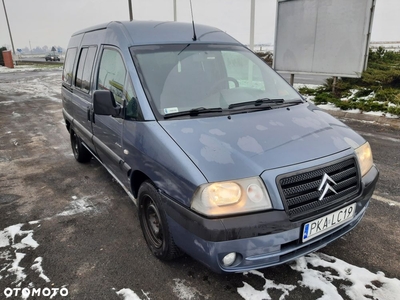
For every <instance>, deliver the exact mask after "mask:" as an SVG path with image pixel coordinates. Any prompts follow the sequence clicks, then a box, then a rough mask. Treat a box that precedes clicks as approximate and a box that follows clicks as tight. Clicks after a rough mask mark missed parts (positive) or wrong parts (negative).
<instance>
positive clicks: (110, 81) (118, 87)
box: [97, 48, 126, 105]
mask: <svg viewBox="0 0 400 300" xmlns="http://www.w3.org/2000/svg"><path fill="white" fill-rule="evenodd" d="M125 76H126V69H125V64H124V61H123V60H122V57H121V55H120V54H119V52H118V51H116V50H114V49H108V48H106V49H104V51H103V55H102V57H101V62H100V70H99V77H98V85H97V88H98V89H99V90H109V91H111V92H112V93H113V95H114V99H115V101H116V102H117V103H119V104H121V105H122V101H123V89H124V82H125Z"/></svg>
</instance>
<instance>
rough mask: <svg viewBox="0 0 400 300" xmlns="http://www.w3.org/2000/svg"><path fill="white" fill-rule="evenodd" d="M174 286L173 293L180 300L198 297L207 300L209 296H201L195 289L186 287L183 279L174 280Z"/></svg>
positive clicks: (191, 299)
mask: <svg viewBox="0 0 400 300" xmlns="http://www.w3.org/2000/svg"><path fill="white" fill-rule="evenodd" d="M174 281H175V286H174V289H173V291H174V293H175V295H176V296H177V297H178V299H181V300H194V299H197V298H198V296H202V297H203V298H204V299H208V298H209V295H203V294H202V293H200V292H199V291H198V290H197V289H196V288H194V287H191V286H187V285H186V280H185V279H178V278H175V279H174Z"/></svg>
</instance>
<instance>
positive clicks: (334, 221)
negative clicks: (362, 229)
mask: <svg viewBox="0 0 400 300" xmlns="http://www.w3.org/2000/svg"><path fill="white" fill-rule="evenodd" d="M355 212H356V204H355V203H353V204H352V205H349V206H346V207H343V208H341V209H339V210H337V211H335V212H333V213H330V214H329V215H326V216H324V217H322V218H319V219H316V220H314V221H311V222H308V223H306V224H305V225H304V227H303V242H307V241H309V240H311V239H313V238H315V237H317V236H319V235H320V234H323V233H325V232H327V231H329V230H331V229H333V228H335V227H337V226H339V225H341V224H343V223H345V222H347V221H349V220H350V219H352V218H353V217H354V214H355Z"/></svg>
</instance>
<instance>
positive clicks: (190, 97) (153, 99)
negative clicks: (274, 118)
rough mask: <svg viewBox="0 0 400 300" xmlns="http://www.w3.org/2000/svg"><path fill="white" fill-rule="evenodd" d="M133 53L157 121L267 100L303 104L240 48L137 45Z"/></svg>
mask: <svg viewBox="0 0 400 300" xmlns="http://www.w3.org/2000/svg"><path fill="white" fill-rule="evenodd" d="M131 54H132V57H133V59H134V61H135V65H136V68H137V69H138V73H139V76H140V78H141V81H142V84H143V87H144V89H145V91H146V94H147V97H148V99H149V101H150V104H151V106H152V108H153V110H154V111H155V112H156V114H158V117H162V116H165V115H169V114H172V113H178V112H184V111H190V110H198V109H199V108H201V109H202V110H207V109H210V108H212V109H214V108H218V109H221V110H220V111H225V110H229V109H231V108H233V107H240V106H245V105H247V104H246V102H247V103H251V102H256V103H262V102H260V101H261V100H265V99H268V100H271V99H276V100H279V101H278V102H279V103H284V104H285V105H287V102H291V101H298V100H299V99H300V96H299V94H297V92H296V91H295V90H294V89H293V88H292V87H291V86H290V85H289V84H288V83H287V82H286V81H285V80H284V79H282V78H281V77H280V76H279V75H277V74H276V73H275V72H274V71H273V70H272V69H271V68H270V67H268V66H267V65H266V64H265V63H264V62H263V61H262V60H261V59H259V58H258V57H257V56H256V55H255V54H253V53H252V52H251V51H250V50H248V49H247V48H245V47H242V46H232V45H208V44H185V45H162V46H158V45H157V46H138V47H132V48H131ZM242 103H244V104H243V105H242ZM249 105H250V104H249Z"/></svg>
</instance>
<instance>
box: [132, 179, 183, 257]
mask: <svg viewBox="0 0 400 300" xmlns="http://www.w3.org/2000/svg"><path fill="white" fill-rule="evenodd" d="M138 199H139V220H140V227H141V228H142V232H143V235H144V238H145V240H146V243H147V246H148V247H149V249H150V251H151V253H152V254H153V255H154V256H155V257H157V258H158V259H160V260H166V261H168V260H172V259H174V258H177V257H179V256H182V255H183V253H182V251H181V250H180V249H179V248H178V247H177V246H176V245H175V242H174V240H173V238H172V235H171V233H170V231H169V226H168V222H167V216H166V214H165V212H164V210H163V207H162V203H161V198H160V194H159V193H158V192H157V190H156V189H155V187H154V185H153V184H152V183H151V182H150V181H145V182H143V183H142V185H141V186H140V188H139V194H138Z"/></svg>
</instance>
